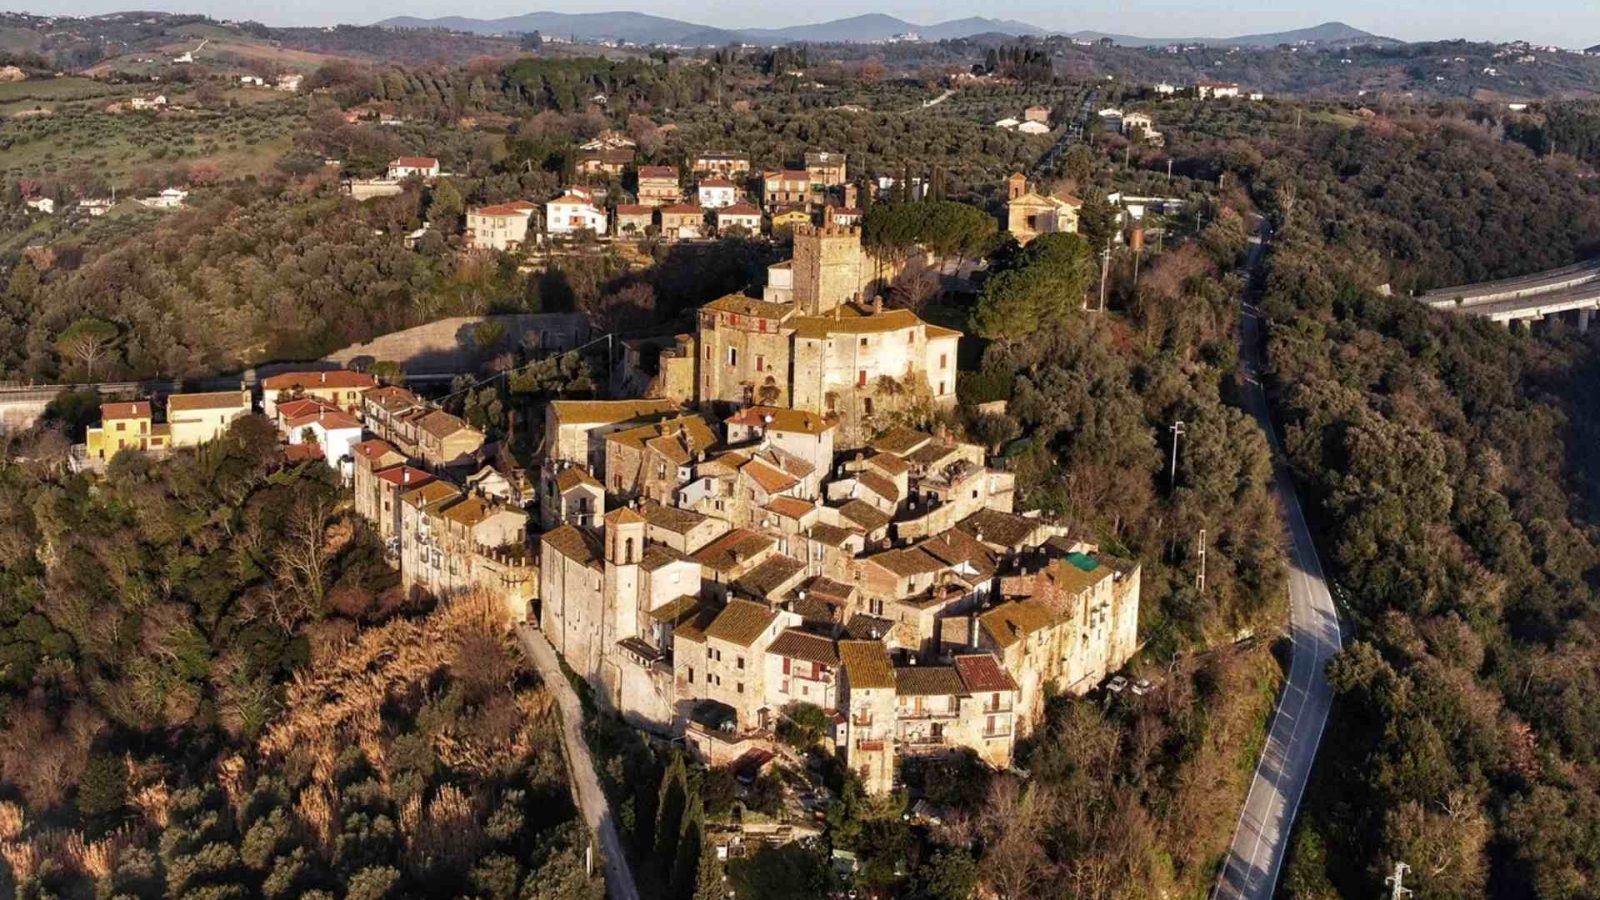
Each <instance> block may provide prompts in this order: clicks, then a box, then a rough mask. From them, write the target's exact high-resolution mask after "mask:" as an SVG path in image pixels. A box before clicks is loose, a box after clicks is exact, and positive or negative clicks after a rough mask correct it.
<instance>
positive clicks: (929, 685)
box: [894, 666, 967, 697]
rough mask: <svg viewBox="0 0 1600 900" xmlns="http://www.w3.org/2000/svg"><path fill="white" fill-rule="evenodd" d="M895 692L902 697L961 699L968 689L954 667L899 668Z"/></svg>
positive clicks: (896, 672)
mask: <svg viewBox="0 0 1600 900" xmlns="http://www.w3.org/2000/svg"><path fill="white" fill-rule="evenodd" d="M894 692H895V694H896V696H900V697H959V696H961V695H963V694H965V693H966V692H967V688H966V685H965V684H962V682H961V676H960V675H958V674H956V669H955V667H954V666H897V667H896V668H895V670H894Z"/></svg>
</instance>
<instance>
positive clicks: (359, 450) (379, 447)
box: [350, 438, 400, 459]
mask: <svg viewBox="0 0 1600 900" xmlns="http://www.w3.org/2000/svg"><path fill="white" fill-rule="evenodd" d="M350 452H351V453H354V454H355V455H356V456H360V457H362V458H364V459H378V458H380V457H382V456H383V455H384V454H387V453H398V452H400V451H398V450H396V449H394V447H393V446H391V445H390V444H389V442H388V441H381V440H379V439H377V438H372V439H370V440H365V441H362V442H361V443H359V444H356V445H355V446H354V447H351V448H350Z"/></svg>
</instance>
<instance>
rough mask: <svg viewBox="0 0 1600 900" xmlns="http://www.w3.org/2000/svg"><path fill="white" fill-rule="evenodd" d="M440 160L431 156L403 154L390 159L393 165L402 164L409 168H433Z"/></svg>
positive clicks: (390, 163)
mask: <svg viewBox="0 0 1600 900" xmlns="http://www.w3.org/2000/svg"><path fill="white" fill-rule="evenodd" d="M438 164H439V161H438V160H437V159H434V158H433V157H431V156H401V157H399V158H397V159H393V160H390V161H389V165H391V166H400V167H403V168H407V169H431V168H433V167H434V166H437V165H438Z"/></svg>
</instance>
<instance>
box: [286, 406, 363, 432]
mask: <svg viewBox="0 0 1600 900" xmlns="http://www.w3.org/2000/svg"><path fill="white" fill-rule="evenodd" d="M312 425H316V426H317V427H319V428H323V429H326V430H347V429H351V428H360V427H361V422H360V421H359V420H358V419H356V417H355V416H352V415H350V414H349V413H347V412H342V411H339V410H322V411H320V412H314V413H307V414H306V415H303V416H297V417H296V418H293V419H290V420H289V427H290V428H291V429H296V428H310V427H311V426H312Z"/></svg>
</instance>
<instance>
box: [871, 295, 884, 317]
mask: <svg viewBox="0 0 1600 900" xmlns="http://www.w3.org/2000/svg"><path fill="white" fill-rule="evenodd" d="M872 314H873V315H875V316H879V315H883V295H882V294H874V295H873V296H872Z"/></svg>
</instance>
